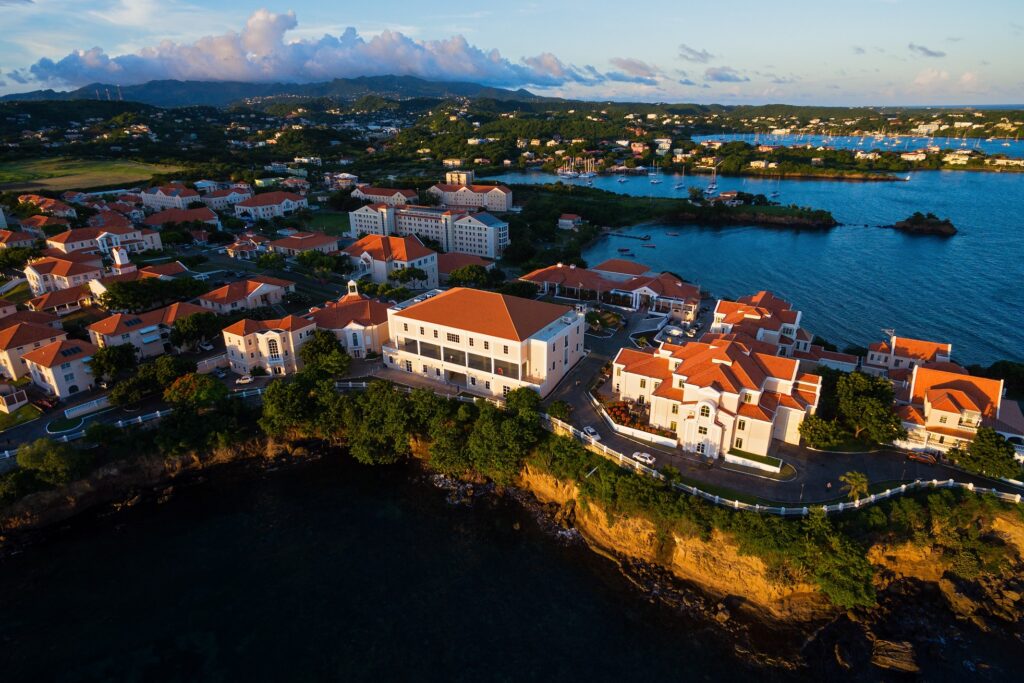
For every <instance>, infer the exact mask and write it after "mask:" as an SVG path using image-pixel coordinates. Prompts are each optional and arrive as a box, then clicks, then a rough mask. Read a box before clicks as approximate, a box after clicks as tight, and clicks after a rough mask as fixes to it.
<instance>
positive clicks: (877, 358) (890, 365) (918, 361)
mask: <svg viewBox="0 0 1024 683" xmlns="http://www.w3.org/2000/svg"><path fill="white" fill-rule="evenodd" d="M952 353H953V345H952V344H949V343H947V342H933V341H925V340H922V339H911V338H909V337H897V336H896V335H895V334H893V335H891V336H890V337H889V339H888V340H887V341H880V342H875V343H873V344H871V345H870V346H868V354H867V356H866V357H865V358H864V361H863V363H862V369H863V370H864V372H866V373H868V374H872V375H887V376H889V377H890V378H891V379H896V380H899V381H904V380H906V379H907V378H908V377H909V376H910V370H911V368H913V367H914V366H916V365H923V364H925V363H949V362H950V358H951V356H952Z"/></svg>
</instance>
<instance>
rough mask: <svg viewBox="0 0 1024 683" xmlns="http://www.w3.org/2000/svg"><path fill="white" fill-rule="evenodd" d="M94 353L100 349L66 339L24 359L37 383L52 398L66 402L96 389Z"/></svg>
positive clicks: (28, 353) (28, 354) (31, 353)
mask: <svg viewBox="0 0 1024 683" xmlns="http://www.w3.org/2000/svg"><path fill="white" fill-rule="evenodd" d="M94 353H96V347H95V346H93V345H92V344H90V343H89V342H85V341H82V340H80V339H64V340H61V341H55V342H52V343H50V344H47V345H46V346H43V347H41V348H38V349H33V350H32V351H29V352H27V353H26V354H25V355H24V356H22V359H23V360H24V361H25V363H26V364H27V366H28V370H29V375H30V376H31V377H32V383H33V384H35V385H36V386H37V387H39V388H40V389H42V390H43V391H45V392H46V393H48V394H49V395H50V396H54V397H56V398H59V399H65V398H69V397H71V396H74V395H75V394H78V393H80V392H83V391H89V390H90V389H92V388H93V375H92V369H91V368H90V367H89V361H90V360H92V356H93V354H94Z"/></svg>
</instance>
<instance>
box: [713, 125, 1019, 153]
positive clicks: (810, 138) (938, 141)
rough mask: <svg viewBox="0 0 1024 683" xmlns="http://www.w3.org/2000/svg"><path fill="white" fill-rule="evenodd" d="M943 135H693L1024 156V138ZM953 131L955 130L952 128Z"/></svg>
mask: <svg viewBox="0 0 1024 683" xmlns="http://www.w3.org/2000/svg"><path fill="white" fill-rule="evenodd" d="M942 132H943V135H939V136H936V137H934V138H929V137H925V136H921V135H917V136H915V135H902V136H899V137H895V136H883V137H882V138H881V139H880V140H876V139H875V137H874V136H872V135H837V136H824V135H766V134H763V133H762V134H756V133H727V134H724V135H694V136H693V139H694V140H696V141H697V142H700V141H702V140H726V141H729V142H731V141H733V140H739V141H741V142H746V143H747V144H750V145H756V144H761V145H783V146H786V147H794V146H805V145H811V146H813V147H819V146H822V145H824V146H826V147H832V148H834V149H852V150H862V151H865V152H869V151H871V150H879V151H882V152H915V151H917V150H919V149H924V148H925V147H929V146H931V145H935V146H936V147H939V148H940V149H942V151H943V152H956V151H959V150H966V149H971V150H975V151H979V152H984V153H985V154H1005V155H1006V156H1008V157H1013V158H1015V159H1019V158H1021V157H1022V156H1024V141H1022V140H1019V139H1017V137H1011V138H1006V137H1000V138H994V139H992V140H989V139H988V138H968V139H967V140H962V139H956V138H953V137H952V136H950V137H946V136H945V133H946V131H942ZM950 132H952V131H950Z"/></svg>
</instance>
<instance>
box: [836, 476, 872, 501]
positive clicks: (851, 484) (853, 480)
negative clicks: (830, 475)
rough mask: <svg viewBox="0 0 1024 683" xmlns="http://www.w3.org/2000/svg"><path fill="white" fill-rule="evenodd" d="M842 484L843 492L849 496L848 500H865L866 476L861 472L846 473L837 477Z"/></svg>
mask: <svg viewBox="0 0 1024 683" xmlns="http://www.w3.org/2000/svg"><path fill="white" fill-rule="evenodd" d="M839 481H841V482H843V484H844V486H843V490H844V491H846V493H847V495H849V496H850V500H858V499H860V498H866V497H867V495H868V476H867V475H866V474H864V473H863V472H847V473H846V474H844V475H842V476H840V477H839Z"/></svg>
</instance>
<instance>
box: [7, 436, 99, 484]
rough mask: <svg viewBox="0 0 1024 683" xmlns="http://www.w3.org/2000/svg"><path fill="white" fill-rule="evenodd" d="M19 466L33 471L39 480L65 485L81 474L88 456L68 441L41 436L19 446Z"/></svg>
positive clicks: (17, 457) (16, 457)
mask: <svg viewBox="0 0 1024 683" xmlns="http://www.w3.org/2000/svg"><path fill="white" fill-rule="evenodd" d="M15 459H16V460H17V462H18V467H21V468H22V469H24V470H26V471H29V472H31V473H32V474H33V475H35V477H36V478H37V479H39V481H42V482H44V483H46V484H50V485H51V486H63V485H64V484H67V483H68V482H70V481H71V480H72V479H73V478H74V477H76V476H78V475H80V474H81V473H82V471H83V470H84V468H85V466H86V465H87V464H88V457H87V456H85V455H83V454H81V453H80V452H79V451H77V450H75V449H74V448H72V447H71V446H69V445H68V444H66V443H58V442H56V441H51V440H50V439H47V438H40V439H36V440H35V441H32V442H30V443H23V444H22V445H21V446H19V447H18V452H17V454H16V455H15Z"/></svg>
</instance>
